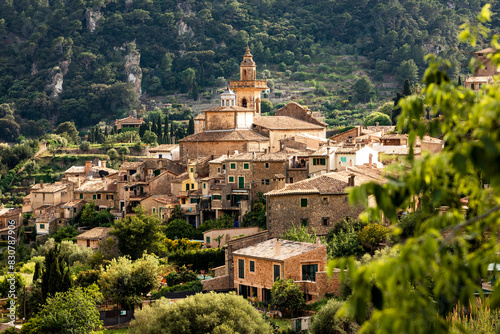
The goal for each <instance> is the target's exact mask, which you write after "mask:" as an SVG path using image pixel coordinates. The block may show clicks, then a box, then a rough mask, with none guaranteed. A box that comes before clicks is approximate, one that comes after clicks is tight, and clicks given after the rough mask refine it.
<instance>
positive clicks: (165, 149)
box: [149, 144, 180, 160]
mask: <svg viewBox="0 0 500 334" xmlns="http://www.w3.org/2000/svg"><path fill="white" fill-rule="evenodd" d="M149 154H150V155H152V156H153V157H154V158H156V159H168V160H179V159H180V154H179V145H178V144H163V145H158V146H156V147H153V148H150V149H149Z"/></svg>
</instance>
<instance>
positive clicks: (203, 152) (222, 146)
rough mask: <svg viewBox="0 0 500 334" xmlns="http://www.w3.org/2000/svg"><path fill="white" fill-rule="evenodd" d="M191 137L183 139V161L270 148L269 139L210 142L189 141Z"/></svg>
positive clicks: (181, 145)
mask: <svg viewBox="0 0 500 334" xmlns="http://www.w3.org/2000/svg"><path fill="white" fill-rule="evenodd" d="M187 139H189V137H186V138H184V139H181V141H180V151H181V159H183V160H186V159H195V158H196V157H203V156H220V155H223V154H227V153H228V152H229V153H230V154H234V153H235V152H263V151H264V150H265V149H267V148H268V147H269V140H268V139H267V138H262V137H261V138H259V140H243V139H239V140H228V141H226V140H224V141H218V140H209V141H205V140H204V141H196V140H193V141H188V140H187Z"/></svg>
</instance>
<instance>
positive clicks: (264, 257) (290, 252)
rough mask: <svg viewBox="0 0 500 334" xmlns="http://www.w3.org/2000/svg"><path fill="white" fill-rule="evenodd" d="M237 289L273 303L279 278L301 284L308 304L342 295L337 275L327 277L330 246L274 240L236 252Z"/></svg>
mask: <svg viewBox="0 0 500 334" xmlns="http://www.w3.org/2000/svg"><path fill="white" fill-rule="evenodd" d="M233 261H234V286H235V287H236V288H237V291H238V294H239V295H241V296H243V297H244V298H247V297H253V298H255V299H256V300H258V301H262V302H269V301H270V299H271V288H272V286H273V284H274V282H275V281H276V280H278V279H292V280H293V281H294V282H295V283H297V284H299V285H300V287H301V289H302V292H303V293H304V296H305V299H306V301H315V300H318V299H320V298H322V297H323V296H325V294H327V293H336V294H339V292H340V282H339V279H338V277H337V276H335V277H334V278H333V279H328V278H327V275H326V264H327V255H326V245H322V244H320V243H319V242H318V243H314V244H313V243H307V242H298V241H289V240H280V239H276V238H272V239H270V240H267V241H264V242H261V243H258V244H255V245H252V246H249V247H246V248H242V249H239V250H236V251H234V252H233Z"/></svg>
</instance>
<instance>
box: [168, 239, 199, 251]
mask: <svg viewBox="0 0 500 334" xmlns="http://www.w3.org/2000/svg"><path fill="white" fill-rule="evenodd" d="M163 244H164V246H165V248H166V250H167V251H168V252H178V251H187V250H197V249H200V248H201V246H202V243H201V242H199V241H190V240H189V239H187V238H182V239H175V240H172V239H168V238H165V239H163Z"/></svg>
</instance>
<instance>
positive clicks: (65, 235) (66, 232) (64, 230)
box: [52, 226, 79, 242]
mask: <svg viewBox="0 0 500 334" xmlns="http://www.w3.org/2000/svg"><path fill="white" fill-rule="evenodd" d="M78 234H79V233H78V231H77V230H76V228H74V227H73V226H64V227H61V229H60V230H58V231H57V232H56V233H54V234H53V235H52V237H53V238H54V240H55V241H56V242H61V241H63V240H69V241H76V239H75V237H76V236H77V235H78Z"/></svg>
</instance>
